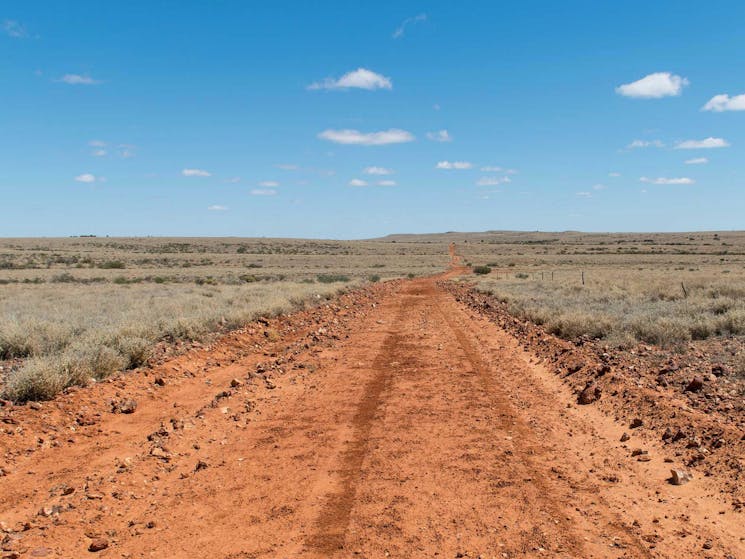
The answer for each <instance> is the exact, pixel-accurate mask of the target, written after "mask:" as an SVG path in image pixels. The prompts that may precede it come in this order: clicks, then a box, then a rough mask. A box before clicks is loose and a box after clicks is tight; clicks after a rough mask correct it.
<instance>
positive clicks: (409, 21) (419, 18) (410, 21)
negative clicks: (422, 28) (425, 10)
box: [393, 14, 427, 39]
mask: <svg viewBox="0 0 745 559" xmlns="http://www.w3.org/2000/svg"><path fill="white" fill-rule="evenodd" d="M423 21H427V14H419V15H416V16H414V17H407V18H406V19H405V20H403V21H402V22H401V25H399V26H398V27H397V28H396V30H395V31H394V32H393V38H394V39H400V38H401V37H403V36H404V33H406V27H407V26H409V25H414V24H417V23H421V22H423Z"/></svg>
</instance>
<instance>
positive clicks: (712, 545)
mask: <svg viewBox="0 0 745 559" xmlns="http://www.w3.org/2000/svg"><path fill="white" fill-rule="evenodd" d="M703 547H704V549H711V548H712V547H714V544H713V543H711V542H710V541H708V540H707V541H705V542H704V546H703Z"/></svg>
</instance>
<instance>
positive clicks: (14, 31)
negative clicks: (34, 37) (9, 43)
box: [1, 19, 28, 39]
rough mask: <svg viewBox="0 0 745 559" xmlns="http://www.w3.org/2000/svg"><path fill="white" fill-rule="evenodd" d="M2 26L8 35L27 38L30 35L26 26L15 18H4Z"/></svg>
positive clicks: (15, 37)
mask: <svg viewBox="0 0 745 559" xmlns="http://www.w3.org/2000/svg"><path fill="white" fill-rule="evenodd" d="M1 28H2V30H3V33H5V34H6V35H7V36H8V37H13V38H14V39H25V38H26V37H28V31H26V28H25V27H24V26H23V25H21V24H20V23H19V22H17V21H15V20H13V19H6V20H4V21H3V24H2V27H1Z"/></svg>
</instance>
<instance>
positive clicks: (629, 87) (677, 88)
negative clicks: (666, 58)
mask: <svg viewBox="0 0 745 559" xmlns="http://www.w3.org/2000/svg"><path fill="white" fill-rule="evenodd" d="M689 83H690V82H689V81H688V80H687V79H686V78H682V77H680V76H676V75H675V74H671V73H670V72H655V73H654V74H649V75H648V76H644V77H643V78H642V79H640V80H637V81H635V82H631V83H627V84H623V85H619V86H618V87H617V88H616V93H618V94H619V95H623V96H624V97H634V98H637V99H659V98H661V97H676V96H678V95H680V94H681V93H682V92H683V88H684V87H685V86H687V85H688V84H689Z"/></svg>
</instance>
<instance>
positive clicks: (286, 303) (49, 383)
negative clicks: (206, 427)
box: [0, 238, 448, 401]
mask: <svg viewBox="0 0 745 559" xmlns="http://www.w3.org/2000/svg"><path fill="white" fill-rule="evenodd" d="M447 262H448V257H447V249H446V247H445V246H440V244H435V245H432V244H430V243H421V244H413V245H411V244H410V245H407V246H400V245H398V244H397V243H392V242H387V241H356V242H347V241H303V240H292V239H290V240H285V239H238V238H234V239H233V238H231V239H184V238H181V239H166V238H147V239H132V238H128V239H110V238H70V239H3V240H0V364H3V365H4V369H5V371H4V373H0V374H4V377H5V378H4V379H0V381H2V382H0V390H2V395H3V396H4V397H6V398H10V399H13V400H17V401H23V400H29V399H47V398H51V397H52V396H54V395H55V394H56V393H57V392H59V391H60V390H62V389H64V388H65V387H67V386H70V385H76V384H85V383H87V382H90V380H91V379H101V378H104V377H106V376H108V375H110V374H111V373H113V372H115V371H120V370H124V369H129V368H134V367H137V366H139V365H141V364H142V363H144V362H145V361H146V360H147V359H148V357H149V355H150V351H151V349H152V348H153V346H154V345H155V344H157V343H158V342H160V341H163V340H167V341H176V340H199V339H202V338H204V337H205V336H207V335H209V334H211V333H213V332H216V331H224V330H229V329H232V328H237V327H240V326H242V325H243V324H245V323H247V322H248V321H250V320H252V319H254V318H256V317H257V316H258V315H271V314H276V313H280V312H286V311H290V310H292V309H295V308H297V307H298V306H300V305H302V304H304V303H306V302H308V301H313V300H318V299H319V298H321V299H323V298H326V297H329V296H331V295H333V294H335V293H337V292H338V291H339V290H341V289H344V288H346V287H347V286H353V285H358V284H360V283H362V282H368V281H378V280H380V279H388V278H393V277H401V276H408V275H411V274H413V275H423V274H431V273H434V272H436V271H439V270H442V269H443V268H444V267H445V266H446V264H447ZM3 360H5V361H4V363H3Z"/></svg>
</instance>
